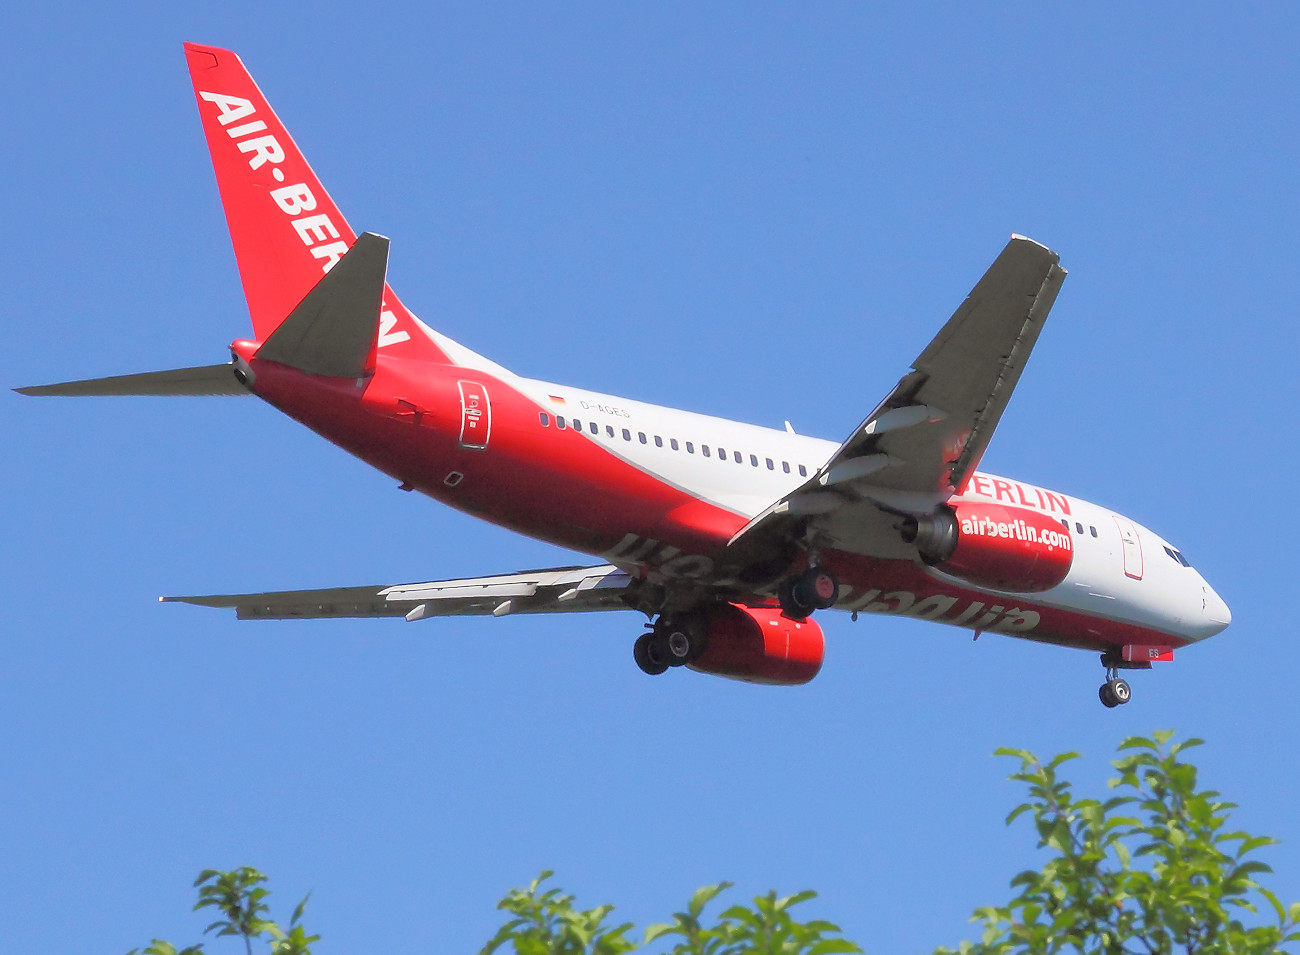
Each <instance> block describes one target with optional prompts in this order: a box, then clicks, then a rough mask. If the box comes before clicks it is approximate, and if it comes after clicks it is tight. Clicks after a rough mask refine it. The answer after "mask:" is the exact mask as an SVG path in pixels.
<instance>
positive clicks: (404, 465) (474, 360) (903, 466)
mask: <svg viewBox="0 0 1300 955" xmlns="http://www.w3.org/2000/svg"><path fill="white" fill-rule="evenodd" d="M185 54H186V57H187V59H188V62H189V70H190V76H191V79H192V80H193V83H194V92H195V98H196V102H197V104H198V109H199V114H200V117H201V118H202V122H203V130H204V133H205V134H206V137H207V143H208V148H209V151H210V152H211V156H212V164H213V166H214V168H215V170H216V176H217V184H218V187H219V189H220V193H221V201H222V204H223V206H224V208H225V213H226V220H227V223H228V225H229V227H230V235H231V239H232V240H233V242H234V248H235V257H236V260H237V262H238V265H239V274H240V277H241V279H242V281H243V286H244V293H245V296H246V297H247V300H248V309H249V313H250V316H251V318H252V324H253V337H252V338H249V339H240V340H238V341H235V342H234V343H233V344H232V345H231V347H230V351H231V361H230V362H229V363H227V364H220V365H211V366H205V367H198V368H185V369H179V370H174V371H163V372H152V373H146V374H140V375H125V376H120V377H113V378H99V379H94V380H89V381H79V382H69V383H65V384H59V385H47V386H42V387H37V388H24V389H20V390H21V391H22V392H23V393H24V394H32V395H128V394H129V395H248V394H253V395H257V396H258V397H259V398H262V399H263V400H265V401H267V402H269V403H270V404H271V405H273V406H274V407H276V408H278V409H280V410H281V411H283V412H284V413H285V414H288V415H290V416H291V417H293V418H295V419H297V420H298V421H300V422H302V423H303V424H305V425H306V426H307V427H309V428H311V429H312V430H314V431H316V432H317V433H318V434H320V435H322V436H323V437H325V438H326V439H328V440H329V441H332V442H333V443H335V444H337V445H338V446H340V447H341V448H344V449H345V450H347V451H349V452H351V453H352V454H354V455H356V456H357V457H359V458H361V459H363V460H364V461H367V462H369V463H370V464H372V465H374V466H375V467H377V468H379V469H380V470H382V471H384V472H385V473H387V474H389V475H391V476H392V477H393V479H394V480H396V481H398V482H400V485H401V487H402V488H403V489H405V490H418V491H420V492H422V493H424V494H426V495H428V496H430V497H432V498H435V499H437V500H439V501H442V502H444V503H446V504H449V505H451V506H452V507H456V508H460V509H461V510H464V511H467V512H469V513H471V514H475V515H477V516H479V517H482V518H483V519H485V520H489V521H493V522H494V523H497V524H500V525H503V526H505V527H508V528H511V529H513V530H516V531H518V532H520V533H523V534H528V535H531V536H532V537H535V538H539V539H541V540H545V541H550V542H552V543H554V544H558V545H560V546H562V547H567V548H571V549H573V550H577V551H582V552H586V553H589V554H592V555H596V556H598V557H599V558H600V560H601V563H598V564H594V565H592V566H575V567H556V568H550V569H546V570H537V571H528V572H524V573H512V574H502V575H497V576H488V577H475V578H468V579H460V580H443V581H432V582H428V583H414V584H399V585H395V586H375V587H341V588H332V589H326V590H300V591H286V592H279V593H255V594H237V595H225V596H196V597H166V598H162V599H164V600H179V601H184V602H186V603H192V604H201V605H204V606H208V607H233V608H235V609H236V611H237V612H238V616H239V617H240V619H271V618H295V617H296V618H304V617H405V618H406V619H407V620H420V619H423V618H425V617H436V616H441V615H447V614H492V615H494V616H501V615H504V614H528V613H560V612H577V611H598V610H634V611H639V612H640V613H642V614H644V615H645V616H646V619H647V620H648V621H649V622H648V623H647V624H646V626H645V632H644V633H642V634H641V635H640V636H639V637H638V638H637V639H636V640H635V642H634V644H633V651H634V657H635V659H636V662H637V664H638V665H639V666H640V667H641V669H642V670H644V671H645V672H646V673H650V674H660V673H663V672H664V671H666V670H668V669H669V668H671V667H677V666H683V665H684V666H687V667H689V668H691V669H694V670H697V671H701V672H705V673H713V674H717V675H720V676H726V677H732V678H736V679H741V680H747V681H750V682H755V683H773V684H797V683H804V682H807V681H808V680H811V679H812V678H813V677H814V676H815V675H816V674H817V672H818V671H819V669H820V668H821V665H822V658H823V646H824V642H823V635H822V631H821V628H820V627H819V626H818V624H817V623H816V622H814V620H813V619H812V615H813V614H814V612H815V611H819V610H828V609H831V608H834V609H837V610H843V611H848V612H850V613H852V614H854V616H855V617H856V615H857V614H858V613H873V614H902V615H906V616H910V617H916V618H920V619H924V620H931V621H934V622H935V623H944V624H949V625H950V626H954V627H959V628H963V629H966V630H973V631H975V632H976V635H978V634H979V633H981V632H985V631H987V632H991V633H1001V634H1007V635H1010V636H1014V637H1021V638H1024V639H1028V640H1038V641H1041V642H1044V643H1053V644H1059V645H1062V646H1067V647H1076V648H1080V649H1085V650H1091V651H1094V652H1097V653H1100V654H1101V662H1102V665H1103V666H1104V667H1105V668H1106V680H1105V683H1103V685H1102V686H1101V690H1100V696H1101V699H1102V702H1103V703H1105V704H1106V705H1107V706H1110V707H1113V706H1116V705H1118V704H1120V703H1124V702H1127V701H1128V699H1129V696H1130V692H1131V691H1130V688H1129V685H1128V683H1127V682H1126V681H1125V680H1123V679H1121V678H1120V671H1121V670H1128V669H1145V668H1148V667H1150V666H1151V663H1152V662H1153V661H1162V660H1169V659H1172V657H1173V652H1174V650H1175V649H1177V648H1178V647H1182V646H1185V645H1187V644H1189V643H1193V642H1195V641H1197V640H1203V639H1205V638H1206V637H1210V636H1213V635H1214V634H1216V633H1218V632H1219V631H1221V630H1223V628H1224V627H1226V626H1227V625H1228V623H1229V621H1230V619H1231V617H1230V614H1229V612H1228V608H1227V606H1225V604H1224V602H1223V601H1222V600H1221V599H1220V598H1219V596H1218V595H1217V594H1216V593H1215V592H1214V590H1213V589H1211V587H1210V585H1209V584H1208V583H1206V582H1205V580H1204V579H1203V578H1202V577H1201V576H1200V574H1198V573H1197V572H1196V571H1195V570H1194V569H1192V567H1191V566H1190V565H1189V564H1188V562H1187V560H1186V559H1185V558H1184V557H1183V555H1182V553H1181V552H1180V551H1179V550H1178V549H1177V548H1176V547H1174V546H1173V545H1172V544H1170V543H1169V542H1168V541H1166V540H1165V539H1164V538H1162V537H1160V536H1159V535H1157V534H1156V533H1154V532H1153V531H1151V530H1148V529H1147V528H1145V527H1142V526H1140V525H1138V524H1137V523H1135V522H1134V521H1131V520H1129V519H1128V518H1126V517H1124V516H1122V515H1120V514H1116V513H1114V512H1112V511H1110V510H1107V509H1106V508H1103V507H1098V506H1097V505H1094V504H1089V503H1088V502H1086V501H1082V500H1079V499H1078V498H1076V497H1071V496H1069V495H1066V494H1063V493H1060V492H1058V491H1049V490H1047V489H1046V488H1041V487H1035V486H1033V485H1030V484H1026V483H1024V482H1022V481H1014V480H1010V479H1006V478H1001V477H996V476H994V475H991V474H984V473H981V472H980V471H978V470H977V469H976V468H977V465H978V464H979V460H980V457H981V455H982V454H983V453H984V450H985V448H987V447H988V443H989V441H990V439H991V438H992V437H993V431H994V429H995V428H996V426H997V424H998V421H999V419H1000V418H1001V417H1002V413H1003V411H1004V410H1005V409H1006V406H1007V402H1008V401H1009V400H1010V398H1011V392H1012V389H1013V388H1014V387H1015V385H1016V382H1017V380H1018V379H1019V377H1020V373H1021V371H1022V370H1023V368H1024V366H1025V362H1026V360H1027V359H1028V358H1029V353H1030V351H1031V350H1032V348H1033V346H1034V342H1035V341H1036V340H1037V338H1038V335H1039V332H1040V331H1041V330H1042V327H1043V322H1044V321H1045V320H1046V318H1047V313H1048V311H1049V310H1050V309H1051V307H1052V303H1053V301H1054V300H1055V299H1056V294H1057V292H1058V291H1059V289H1060V287H1061V283H1062V281H1063V280H1064V279H1065V270H1064V269H1062V268H1061V267H1060V265H1059V261H1058V256H1057V255H1056V254H1055V253H1053V252H1051V251H1049V250H1048V249H1046V248H1044V247H1043V246H1041V245H1039V244H1038V243H1036V242H1033V241H1031V240H1029V239H1026V238H1023V237H1021V236H1012V238H1011V240H1010V241H1009V242H1008V243H1007V245H1006V247H1005V248H1004V249H1003V250H1002V252H1001V254H1000V255H999V256H998V257H997V259H996V260H995V261H994V262H993V264H992V266H991V267H990V268H989V270H988V271H987V272H986V273H985V274H984V277H983V278H981V279H980V280H979V282H978V283H977V284H976V285H975V287H974V289H973V290H972V291H971V293H970V295H969V296H968V297H967V298H966V300H965V301H964V302H963V303H962V305H961V306H960V307H959V308H958V309H957V311H956V313H955V314H954V315H953V316H952V318H951V319H949V320H948V323H947V324H946V325H944V326H943V328H942V329H941V330H940V331H939V334H938V335H937V336H936V337H935V339H934V340H933V341H932V342H931V343H930V344H929V345H928V346H927V347H926V348H925V350H924V351H922V352H921V354H920V356H919V357H918V358H917V359H916V361H915V362H914V363H913V365H912V369H911V370H910V371H909V372H907V374H905V375H904V376H903V377H902V379H901V380H900V381H899V382H898V384H897V385H895V386H894V388H893V390H892V391H890V392H889V393H888V394H887V395H886V396H885V398H884V399H883V400H882V401H881V402H880V403H879V405H877V406H876V408H875V410H873V411H871V413H870V414H868V415H867V416H866V418H865V419H864V420H863V422H862V424H861V425H859V426H858V427H857V428H855V429H854V430H853V433H852V434H850V435H849V436H848V437H847V438H846V439H845V440H844V441H842V442H834V441H825V440H821V439H819V438H812V437H806V436H804V435H799V434H795V433H794V432H793V430H792V429H790V427H789V426H788V425H787V426H786V429H785V430H773V429H769V428H762V427H757V426H754V425H748V424H740V423H737V422H734V421H727V420H723V419H721V418H713V417H708V416H706V415H701V414H693V413H689V412H685V411H676V410H673V409H670V408H663V407H658V406H656V405H650V404H645V403H642V402H639V401H630V400H627V399H624V398H617V397H613V396H611V395H602V394H595V393H593V392H590V391H583V390H581V389H579V388H571V387H568V386H564V385H557V384H552V383H550V382H545V381H537V380H533V379H529V378H522V377H520V376H518V375H516V374H513V373H511V372H509V371H507V370H506V369H505V368H502V367H501V366H500V365H498V364H496V363H495V362H493V361H490V360H489V359H487V358H484V357H482V356H481V355H478V354H476V353H475V352H473V351H470V350H469V349H468V348H466V347H465V346H463V345H461V344H458V343H457V342H454V341H452V340H451V339H449V338H447V337H446V336H445V335H442V334H440V333H439V332H437V331H435V330H434V329H432V328H430V327H429V326H427V325H425V324H424V323H423V322H421V321H420V320H419V319H417V318H416V317H415V316H414V315H413V314H411V312H409V311H408V310H407V309H406V307H405V306H404V305H403V304H402V302H401V301H400V300H399V299H398V297H397V296H396V295H395V294H394V293H393V291H392V289H390V288H389V287H388V284H387V265H388V240H387V239H385V238H383V237H382V236H379V235H375V234H372V233H365V234H362V235H361V236H357V235H356V234H355V233H354V232H353V231H352V230H351V229H350V228H349V227H348V224H347V222H346V221H345V220H344V219H343V216H342V215H341V214H340V213H339V210H338V208H337V207H336V206H335V204H334V202H333V201H332V200H331V199H330V197H329V194H328V193H326V191H325V189H324V188H323V187H322V185H321V183H320V182H319V180H318V179H317V178H316V176H315V175H314V174H313V172H312V170H311V168H310V167H309V166H308V165H307V162H306V160H305V159H304V158H303V156H302V154H301V152H300V151H299V150H298V148H297V147H296V146H295V144H294V142H293V140H292V139H290V137H289V134H288V133H287V132H286V131H285V128H284V126H283V125H282V124H281V123H280V120H279V119H278V118H277V117H276V115H275V113H273V112H272V111H271V108H270V106H269V105H268V104H267V101H266V99H265V97H264V96H263V95H262V93H261V91H260V90H259V89H258V88H257V85H256V84H255V83H254V82H253V79H252V77H251V76H250V75H249V74H248V72H247V71H246V70H245V68H244V66H243V64H242V63H241V62H240V60H239V58H238V57H237V56H235V55H234V54H233V53H231V52H229V51H227V50H221V49H215V48H213V47H205V46H197V45H194V44H186V46H185Z"/></svg>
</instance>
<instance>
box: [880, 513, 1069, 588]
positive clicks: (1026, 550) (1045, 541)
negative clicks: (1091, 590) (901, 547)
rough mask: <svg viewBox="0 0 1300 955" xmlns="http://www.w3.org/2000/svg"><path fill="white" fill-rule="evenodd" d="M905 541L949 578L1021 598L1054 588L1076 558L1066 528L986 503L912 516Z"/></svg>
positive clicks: (1044, 517)
mask: <svg viewBox="0 0 1300 955" xmlns="http://www.w3.org/2000/svg"><path fill="white" fill-rule="evenodd" d="M903 537H904V538H905V539H906V540H908V541H910V542H915V544H916V548H917V550H918V551H919V552H920V554H921V559H922V560H924V561H925V562H926V563H927V564H929V565H930V566H932V567H935V568H937V569H939V570H941V571H943V572H944V573H945V574H951V575H952V576H953V577H959V578H960V579H962V580H965V581H969V582H970V583H972V584H976V585H978V586H980V587H988V588H990V589H992V590H1004V591H1008V592H1011V593H1018V594H1034V593H1041V592H1042V591H1044V590H1051V589H1052V588H1053V587H1055V586H1056V585H1057V584H1059V583H1060V582H1061V581H1063V580H1064V579H1065V575H1066V574H1068V573H1069V572H1070V564H1071V562H1072V561H1073V560H1074V541H1073V540H1072V539H1071V537H1070V531H1069V529H1068V528H1066V527H1064V526H1062V525H1061V524H1059V523H1057V522H1056V521H1055V520H1053V519H1052V518H1050V517H1048V516H1047V515H1046V514H1040V513H1038V512H1037V511H1031V510H1027V509H1025V508H1020V507H1006V506H1005V505H1002V504H991V503H987V502H984V501H959V502H958V503H957V504H955V505H951V506H945V507H942V508H940V509H939V510H938V511H936V512H935V513H934V514H931V515H928V516H927V517H924V518H911V519H909V520H908V522H907V523H906V524H904V526H903Z"/></svg>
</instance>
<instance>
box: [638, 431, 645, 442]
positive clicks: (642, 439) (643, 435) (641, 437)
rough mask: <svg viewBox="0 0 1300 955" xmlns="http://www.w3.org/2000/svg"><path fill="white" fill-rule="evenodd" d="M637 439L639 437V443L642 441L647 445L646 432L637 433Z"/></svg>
mask: <svg viewBox="0 0 1300 955" xmlns="http://www.w3.org/2000/svg"><path fill="white" fill-rule="evenodd" d="M636 437H637V440H638V441H640V442H641V443H642V444H645V432H644V431H638V432H637V433H636Z"/></svg>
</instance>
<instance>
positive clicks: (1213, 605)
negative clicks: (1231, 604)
mask: <svg viewBox="0 0 1300 955" xmlns="http://www.w3.org/2000/svg"><path fill="white" fill-rule="evenodd" d="M1203 589H1204V591H1205V611H1204V613H1205V620H1206V622H1207V623H1209V624H1210V625H1211V626H1212V627H1214V630H1213V631H1212V632H1211V636H1212V635H1213V634H1215V633H1219V632H1220V631H1222V630H1225V629H1227V626H1228V624H1230V623H1232V611H1231V610H1229V609H1228V605H1227V604H1226V603H1224V602H1223V598H1222V597H1220V596H1219V595H1218V594H1217V593H1215V592H1214V588H1213V587H1211V586H1210V585H1209V584H1205V585H1204V588H1203Z"/></svg>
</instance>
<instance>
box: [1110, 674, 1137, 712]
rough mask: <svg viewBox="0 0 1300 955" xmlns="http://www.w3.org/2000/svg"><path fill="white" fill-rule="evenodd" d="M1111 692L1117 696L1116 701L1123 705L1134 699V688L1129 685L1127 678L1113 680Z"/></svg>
mask: <svg viewBox="0 0 1300 955" xmlns="http://www.w3.org/2000/svg"><path fill="white" fill-rule="evenodd" d="M1110 693H1111V696H1113V697H1115V702H1116V703H1118V704H1119V705H1121V706H1123V705H1124V704H1125V703H1127V702H1128V701H1129V700H1131V699H1133V689H1132V687H1130V686H1129V685H1128V681H1127V680H1120V679H1115V680H1111V681H1110Z"/></svg>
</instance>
